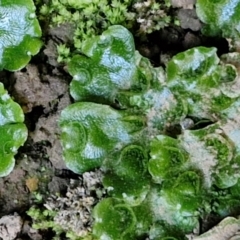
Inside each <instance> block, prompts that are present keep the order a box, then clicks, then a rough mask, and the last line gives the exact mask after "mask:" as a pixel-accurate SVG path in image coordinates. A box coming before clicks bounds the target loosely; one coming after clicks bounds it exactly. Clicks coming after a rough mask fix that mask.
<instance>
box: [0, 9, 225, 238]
mask: <svg viewBox="0 0 240 240" xmlns="http://www.w3.org/2000/svg"><path fill="white" fill-rule="evenodd" d="M177 15H178V16H179V19H180V26H169V27H168V28H165V29H162V30H160V31H157V32H154V33H152V34H150V35H148V36H147V38H145V39H144V40H142V39H140V38H137V37H136V38H135V42H136V48H137V50H139V52H140V53H141V54H142V55H143V56H145V57H148V58H149V59H150V60H151V63H152V64H153V66H163V67H165V64H166V62H167V61H168V60H169V59H170V58H171V57H172V56H173V55H175V54H176V53H178V52H182V51H184V50H186V49H189V48H192V47H196V46H208V47H210V46H214V47H217V49H218V54H219V55H221V54H223V53H226V52H228V44H227V41H226V40H225V39H218V38H206V37H204V36H202V35H201V23H200V21H199V20H198V19H197V17H196V13H195V11H194V9H185V8H183V7H182V8H179V9H178V10H177ZM69 36H70V34H69V26H68V25H67V24H65V25H62V26H59V27H55V28H52V29H47V30H46V33H45V39H44V47H43V48H42V50H41V51H40V53H39V54H38V55H36V56H35V57H33V58H32V60H31V62H30V63H29V64H28V65H27V67H26V68H24V69H22V70H21V71H17V72H14V73H12V72H8V71H2V72H0V81H1V82H3V83H4V86H5V88H6V89H7V90H8V91H9V94H10V95H11V96H12V97H13V98H14V100H15V101H16V102H18V103H19V104H20V105H21V107H22V109H23V111H24V113H25V123H26V125H27V127H28V131H29V137H28V139H27V141H26V143H25V144H24V146H23V147H21V148H20V149H19V151H18V154H17V155H16V165H15V168H14V170H13V171H12V172H11V174H10V175H8V176H7V177H4V178H1V179H0V239H1V238H2V239H4V240H7V239H9V240H10V239H18V240H21V239H22V240H27V239H30V240H31V239H32V240H41V239H48V240H50V239H52V237H53V236H54V234H53V233H52V232H51V231H47V232H46V231H45V232H41V231H37V230H34V229H33V228H32V227H31V224H32V222H31V218H30V217H29V216H28V215H27V214H26V211H27V210H28V209H29V208H30V207H31V206H32V205H34V203H35V201H36V194H40V195H41V196H42V197H43V202H44V198H47V197H48V196H50V195H54V194H56V193H58V194H60V195H61V194H62V195H64V194H65V193H66V191H67V187H68V185H69V183H70V179H77V178H78V177H79V176H78V175H77V174H75V173H73V172H71V171H70V170H67V169H66V166H65V164H64V161H63V159H62V149H61V145H60V141H59V133H60V130H59V128H58V124H57V121H58V118H59V115H60V113H61V111H62V110H63V109H64V108H65V107H66V106H68V105H69V104H70V103H72V99H71V97H70V95H69V83H70V81H71V76H70V75H69V74H68V72H67V70H66V67H65V66H64V65H62V64H59V63H58V62H57V51H56V45H57V44H59V43H64V42H68V41H69ZM218 221H219V219H215V218H213V217H212V216H208V217H206V219H205V222H203V223H202V230H203V231H206V230H207V229H209V228H210V227H211V226H212V225H214V224H215V223H217V222H218ZM1 234H2V235H1ZM4 234H5V235H4ZM63 239H64V238H63Z"/></svg>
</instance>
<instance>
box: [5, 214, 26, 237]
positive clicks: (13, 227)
mask: <svg viewBox="0 0 240 240" xmlns="http://www.w3.org/2000/svg"><path fill="white" fill-rule="evenodd" d="M22 225H23V221H22V218H21V217H20V216H19V215H18V214H17V213H14V215H7V216H4V217H2V218H1V219H0V238H2V239H4V240H14V239H15V238H16V237H17V235H18V234H19V233H20V232H21V229H22Z"/></svg>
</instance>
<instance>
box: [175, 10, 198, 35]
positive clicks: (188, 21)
mask: <svg viewBox="0 0 240 240" xmlns="http://www.w3.org/2000/svg"><path fill="white" fill-rule="evenodd" d="M178 18H179V20H180V25H181V27H182V28H183V29H191V30H192V31H199V30H200V29H201V26H202V25H201V22H200V20H199V19H198V17H197V14H196V10H195V9H180V10H179V11H178Z"/></svg>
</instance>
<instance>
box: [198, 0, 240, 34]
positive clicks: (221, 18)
mask: <svg viewBox="0 0 240 240" xmlns="http://www.w3.org/2000/svg"><path fill="white" fill-rule="evenodd" d="M196 10H197V15H198V17H199V18H200V20H201V21H202V22H203V23H205V24H206V25H205V26H204V28H203V33H204V34H206V35H209V36H223V37H228V38H229V37H230V38H239V36H240V23H239V22H240V1H239V0H221V1H209V0H198V1H197V4H196Z"/></svg>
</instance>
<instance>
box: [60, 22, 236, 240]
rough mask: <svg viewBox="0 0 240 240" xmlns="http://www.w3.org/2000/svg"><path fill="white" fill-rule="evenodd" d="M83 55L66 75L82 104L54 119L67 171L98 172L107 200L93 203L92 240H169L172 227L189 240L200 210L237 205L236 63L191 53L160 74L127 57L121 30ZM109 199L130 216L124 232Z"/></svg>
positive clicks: (127, 40)
mask: <svg viewBox="0 0 240 240" xmlns="http://www.w3.org/2000/svg"><path fill="white" fill-rule="evenodd" d="M83 49H84V54H85V56H75V57H74V58H73V59H72V61H71V62H70V64H69V70H70V74H71V75H72V77H73V81H72V84H71V87H70V88H71V94H72V96H73V98H74V99H75V100H76V101H84V102H79V103H75V104H72V105H70V106H69V107H68V108H66V109H65V110H64V111H63V112H62V115H61V119H60V127H61V129H62V134H61V140H62V146H63V151H64V158H65V161H66V164H67V166H68V167H69V168H70V169H71V170H73V171H75V172H77V173H83V172H84V171H88V170H90V169H94V168H97V167H100V168H101V169H102V171H103V172H104V178H103V184H104V187H105V188H106V190H107V192H108V195H109V196H111V197H113V198H111V199H105V200H103V201H102V202H100V203H98V204H97V205H96V208H95V209H96V210H95V214H94V217H95V225H94V228H93V232H94V233H95V236H96V237H97V238H98V239H109V240H118V239H124V240H125V239H126V240H127V239H131V238H133V239H137V237H139V238H140V239H141V238H143V237H144V236H146V234H149V229H150V228H151V229H152V230H151V231H152V236H154V237H153V238H152V239H164V238H166V239H168V238H169V239H174V238H176V239H177V235H176V234H175V233H174V231H172V229H175V230H176V232H178V231H179V229H181V231H182V232H181V231H179V234H180V235H181V234H183V235H184V234H185V233H188V232H191V231H192V230H193V229H194V228H195V227H196V226H197V225H198V224H199V222H198V221H199V217H200V215H201V213H202V212H204V213H206V214H208V213H211V212H215V213H217V214H220V215H221V216H225V215H226V214H227V213H230V212H231V209H233V208H234V207H235V206H237V204H239V203H240V198H239V196H238V195H237V194H236V193H237V192H238V190H239V188H240V185H239V178H240V174H239V172H240V169H239V167H240V156H239V151H240V148H239V146H240V142H239V141H240V140H239V139H240V130H239V129H240V118H239V109H240V107H239V106H240V100H239V98H240V92H239V86H240V78H239V72H238V67H237V65H236V66H235V65H234V64H232V63H231V61H225V62H224V61H221V60H220V59H219V58H218V56H217V54H216V49H215V48H205V47H197V48H192V49H190V50H188V51H185V52H183V53H180V54H177V55H176V56H174V57H173V58H172V60H170V61H169V62H168V64H167V68H166V72H164V70H163V69H162V68H160V67H159V68H153V67H152V66H151V64H150V62H149V61H148V60H147V59H146V58H144V57H142V56H141V55H140V54H139V53H137V52H134V44H133V39H132V37H131V34H130V33H129V32H128V31H127V30H126V29H124V28H123V27H121V26H114V27H111V28H110V29H109V30H107V31H106V32H104V34H103V35H102V36H100V37H98V38H96V39H92V40H91V41H89V42H86V43H85V46H84V48H83ZM235 62H236V61H235ZM102 103H104V104H106V105H102ZM107 104H108V105H110V106H112V107H114V108H112V107H110V106H108V105H107ZM187 122H190V124H186V123H187ZM204 123H205V124H204ZM206 123H207V124H206ZM201 126H202V127H201ZM174 127H178V130H177V131H176V130H175V132H174V131H172V132H171V131H170V130H171V128H172V129H174ZM231 191H232V192H231ZM233 192H234V194H233ZM218 200H219V201H218ZM116 201H117V202H120V203H121V204H123V205H124V206H126V208H124V209H125V210H126V211H127V212H128V213H127V215H128V216H130V217H129V221H130V222H131V223H129V224H130V225H129V226H131V227H130V228H129V229H127V233H126V232H125V231H124V230H122V219H123V220H124V219H125V215H124V214H122V213H121V211H120V208H119V209H118V208H117V207H116V204H117V203H116ZM106 209H109V210H106ZM121 210H123V208H122V209H121ZM125 210H124V211H125ZM119 214H120V215H121V216H122V218H121V217H120V215H119ZM141 214H143V216H146V217H145V218H144V219H141V217H140V216H141ZM127 215H126V216H127ZM147 216H151V217H147ZM135 218H136V219H137V220H134V221H132V219H135ZM106 222H110V223H111V224H108V225H106ZM126 222H127V220H126ZM114 228H115V230H114ZM151 231H150V232H151ZM154 232H155V233H154ZM125 233H126V234H125ZM154 234H155V235H154ZM181 236H182V235H181ZM182 239H183V238H182Z"/></svg>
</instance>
